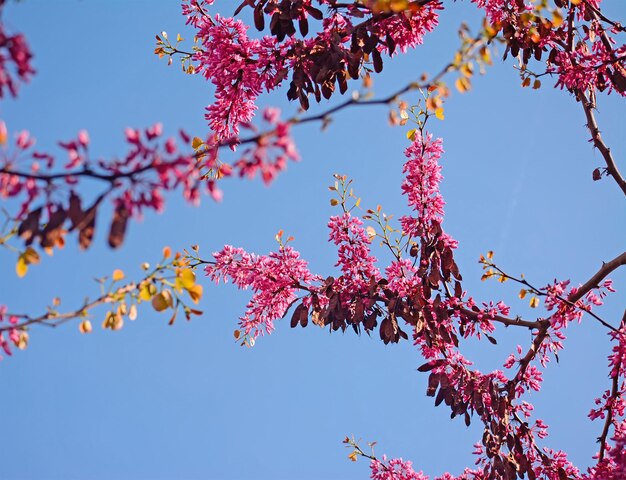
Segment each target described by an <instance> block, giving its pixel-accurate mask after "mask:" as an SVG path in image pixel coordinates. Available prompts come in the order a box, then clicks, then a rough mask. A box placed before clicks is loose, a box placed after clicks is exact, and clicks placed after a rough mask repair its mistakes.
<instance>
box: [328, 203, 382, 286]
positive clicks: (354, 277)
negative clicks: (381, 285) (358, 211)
mask: <svg viewBox="0 0 626 480" xmlns="http://www.w3.org/2000/svg"><path fill="white" fill-rule="evenodd" d="M328 228H329V229H330V234H329V237H328V240H329V241H330V242H332V243H334V244H335V245H337V247H338V248H337V253H338V256H339V258H338V260H337V263H336V264H335V266H338V267H339V268H340V269H341V276H340V277H339V278H337V280H336V281H335V290H336V291H340V292H342V293H343V294H345V295H346V296H347V297H352V296H354V294H356V293H364V292H365V291H367V289H368V288H369V285H370V280H371V279H372V278H374V279H376V280H378V279H379V278H380V272H379V270H378V268H377V267H376V265H375V263H376V258H375V257H374V256H372V255H371V253H370V243H371V241H370V238H369V237H368V235H367V233H366V232H365V229H364V228H363V222H362V221H361V220H360V219H359V218H357V217H354V216H352V215H350V213H344V214H343V215H339V216H333V217H331V218H330V221H329V222H328Z"/></svg>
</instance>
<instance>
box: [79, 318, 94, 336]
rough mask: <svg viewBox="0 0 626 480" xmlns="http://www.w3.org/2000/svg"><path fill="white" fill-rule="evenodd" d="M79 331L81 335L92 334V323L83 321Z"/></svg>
mask: <svg viewBox="0 0 626 480" xmlns="http://www.w3.org/2000/svg"><path fill="white" fill-rule="evenodd" d="M78 330H79V331H80V333H91V331H92V330H93V327H92V326H91V322H90V321H89V320H83V321H82V322H80V325H79V326H78Z"/></svg>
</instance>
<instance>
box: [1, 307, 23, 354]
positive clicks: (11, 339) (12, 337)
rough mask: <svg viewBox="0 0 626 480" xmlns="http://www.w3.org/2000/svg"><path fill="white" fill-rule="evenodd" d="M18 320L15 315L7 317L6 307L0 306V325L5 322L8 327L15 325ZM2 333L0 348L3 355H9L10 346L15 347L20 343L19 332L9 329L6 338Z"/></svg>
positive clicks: (15, 329)
mask: <svg viewBox="0 0 626 480" xmlns="http://www.w3.org/2000/svg"><path fill="white" fill-rule="evenodd" d="M18 320H19V319H18V318H17V317H16V316H15V315H7V307H6V305H0V324H2V323H4V322H5V321H6V322H8V323H9V324H10V325H17V323H18ZM4 333H5V332H0V348H1V349H2V350H3V351H4V353H5V354H7V355H11V354H12V352H11V344H13V345H15V346H17V345H19V343H20V331H19V330H18V329H17V328H10V329H9V330H8V331H7V333H8V335H7V337H5V336H4ZM0 360H2V355H0Z"/></svg>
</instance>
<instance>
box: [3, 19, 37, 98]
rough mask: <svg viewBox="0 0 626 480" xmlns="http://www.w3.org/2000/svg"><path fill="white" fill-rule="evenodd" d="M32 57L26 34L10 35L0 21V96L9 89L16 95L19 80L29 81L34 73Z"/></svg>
mask: <svg viewBox="0 0 626 480" xmlns="http://www.w3.org/2000/svg"><path fill="white" fill-rule="evenodd" d="M32 58H33V54H32V53H31V51H30V48H29V47H28V44H27V43H26V38H25V37H24V35H22V34H21V33H18V34H15V35H9V34H7V32H6V31H5V29H4V26H3V25H2V24H1V23H0V98H2V97H4V96H5V95H6V92H7V90H8V92H9V93H10V94H11V95H12V96H14V97H16V96H17V89H18V81H20V82H27V81H28V80H29V79H30V77H31V76H32V75H34V73H35V70H34V69H33V66H32V64H31V60H32Z"/></svg>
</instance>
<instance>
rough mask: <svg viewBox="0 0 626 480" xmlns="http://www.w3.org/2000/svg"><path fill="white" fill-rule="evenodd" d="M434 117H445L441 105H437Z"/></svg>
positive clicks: (440, 118)
mask: <svg viewBox="0 0 626 480" xmlns="http://www.w3.org/2000/svg"><path fill="white" fill-rule="evenodd" d="M435 117H437V118H438V119H439V120H443V119H444V118H446V117H445V116H444V114H443V108H442V107H439V108H438V109H437V110H435Z"/></svg>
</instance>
